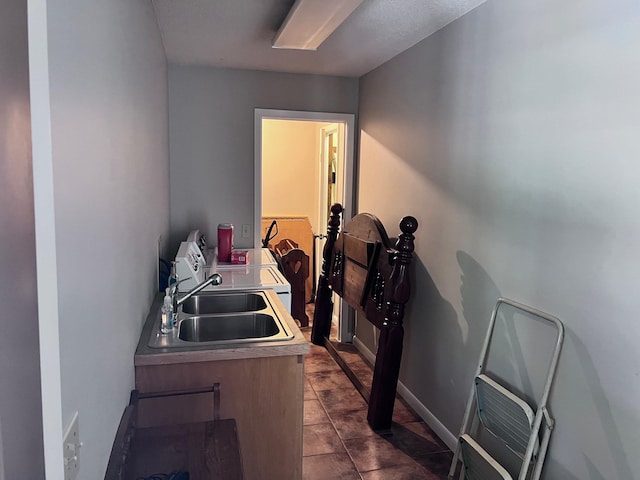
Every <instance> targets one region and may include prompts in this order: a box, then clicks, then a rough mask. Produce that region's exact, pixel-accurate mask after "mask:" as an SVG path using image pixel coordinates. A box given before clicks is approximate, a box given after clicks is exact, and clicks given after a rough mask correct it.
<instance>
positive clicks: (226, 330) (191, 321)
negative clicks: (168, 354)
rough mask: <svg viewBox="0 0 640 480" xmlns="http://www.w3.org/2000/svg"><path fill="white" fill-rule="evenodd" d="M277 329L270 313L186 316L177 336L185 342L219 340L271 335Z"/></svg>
mask: <svg viewBox="0 0 640 480" xmlns="http://www.w3.org/2000/svg"><path fill="white" fill-rule="evenodd" d="M279 330H280V329H279V328H278V325H277V323H276V321H275V319H274V318H273V317H272V316H271V315H266V314H264V313H242V314H234V315H224V316H222V315H221V316H204V317H189V318H186V319H185V320H183V321H181V322H180V333H179V335H178V337H179V338H180V339H181V340H184V341H187V342H219V341H222V340H241V339H246V338H264V337H272V336H274V335H277V334H278V332H279Z"/></svg>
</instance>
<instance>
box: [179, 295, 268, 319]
mask: <svg viewBox="0 0 640 480" xmlns="http://www.w3.org/2000/svg"><path fill="white" fill-rule="evenodd" d="M265 308H267V303H266V302H265V299H264V297H263V296H261V295H260V294H258V293H251V292H239V293H219V294H206V293H201V294H199V295H194V296H192V297H191V298H188V299H187V300H186V301H185V302H184V303H183V304H182V311H183V312H184V313H186V314H189V315H198V314H207V313H234V312H257V311H259V310H264V309H265Z"/></svg>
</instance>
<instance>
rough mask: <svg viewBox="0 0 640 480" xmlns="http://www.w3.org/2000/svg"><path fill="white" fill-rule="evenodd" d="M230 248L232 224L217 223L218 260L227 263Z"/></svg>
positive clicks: (229, 258) (231, 246) (229, 259)
mask: <svg viewBox="0 0 640 480" xmlns="http://www.w3.org/2000/svg"><path fill="white" fill-rule="evenodd" d="M232 249H233V225H232V224H230V223H220V224H218V262H225V263H229V262H230V261H231V250H232Z"/></svg>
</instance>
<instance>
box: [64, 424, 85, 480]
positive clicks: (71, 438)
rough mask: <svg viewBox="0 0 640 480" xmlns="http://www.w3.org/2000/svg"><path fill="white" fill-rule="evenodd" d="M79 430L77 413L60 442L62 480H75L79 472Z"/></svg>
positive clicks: (80, 444)
mask: <svg viewBox="0 0 640 480" xmlns="http://www.w3.org/2000/svg"><path fill="white" fill-rule="evenodd" d="M81 446H82V443H80V430H79V422H78V412H75V413H74V414H73V418H72V419H71V422H70V423H69V426H68V427H67V429H66V431H65V433H64V439H63V441H62V450H63V457H64V480H75V478H76V477H77V476H78V470H80V447H81Z"/></svg>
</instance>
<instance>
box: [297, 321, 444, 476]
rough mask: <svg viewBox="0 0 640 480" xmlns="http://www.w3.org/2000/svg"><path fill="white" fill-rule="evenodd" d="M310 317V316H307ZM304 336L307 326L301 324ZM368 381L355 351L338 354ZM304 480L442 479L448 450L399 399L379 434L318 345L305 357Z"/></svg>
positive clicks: (350, 387) (362, 403)
mask: <svg viewBox="0 0 640 480" xmlns="http://www.w3.org/2000/svg"><path fill="white" fill-rule="evenodd" d="M310 318H311V317H310ZM301 330H302V332H303V333H304V334H305V336H306V337H307V339H309V336H310V333H311V327H307V328H302V329H301ZM341 355H342V357H343V358H345V357H346V358H347V359H348V362H349V365H350V366H351V368H352V369H353V370H355V371H356V372H357V375H358V378H359V379H360V380H361V381H362V382H363V383H365V384H368V385H369V386H370V385H371V377H372V373H371V366H370V365H369V364H368V363H367V362H366V361H365V360H364V359H363V358H362V357H361V356H360V354H359V353H358V352H357V351H356V350H355V349H351V350H350V349H346V350H344V351H342V352H341ZM305 372H306V383H305V392H304V437H303V438H304V440H303V441H304V445H303V479H304V480H321V479H322V480H351V479H358V480H360V479H362V480H382V479H385V480H386V479H389V480H391V479H393V480H409V479H411V480H413V479H416V480H417V479H427V480H436V479H438V480H440V479H446V478H447V473H448V470H449V465H450V464H451V459H452V453H451V451H450V450H449V449H448V448H447V446H446V445H445V444H444V443H443V442H442V441H441V440H440V439H439V438H438V437H437V436H436V435H435V434H434V433H433V432H432V431H431V429H430V428H429V427H428V426H427V425H426V424H425V423H424V422H423V421H422V420H421V419H420V417H418V415H416V414H415V412H413V410H412V409H411V408H410V407H409V406H408V405H407V404H406V403H405V402H404V401H403V400H402V399H400V398H398V399H397V400H396V403H395V408H394V414H393V421H394V423H393V426H392V429H391V432H390V433H389V434H385V435H380V434H377V433H376V432H374V431H373V430H371V429H370V428H369V426H368V424H367V420H366V417H367V405H366V403H365V401H364V400H363V398H362V397H361V396H360V393H358V391H357V390H356V389H355V387H354V386H353V385H352V383H351V382H350V381H349V379H348V378H347V376H346V375H345V374H344V373H343V371H342V370H341V369H340V367H339V366H338V364H337V363H336V362H335V361H334V360H333V359H332V358H331V356H330V355H329V353H328V352H327V350H326V349H325V348H324V347H318V346H316V345H313V344H311V352H310V354H309V355H308V356H307V357H306V360H305Z"/></svg>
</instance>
